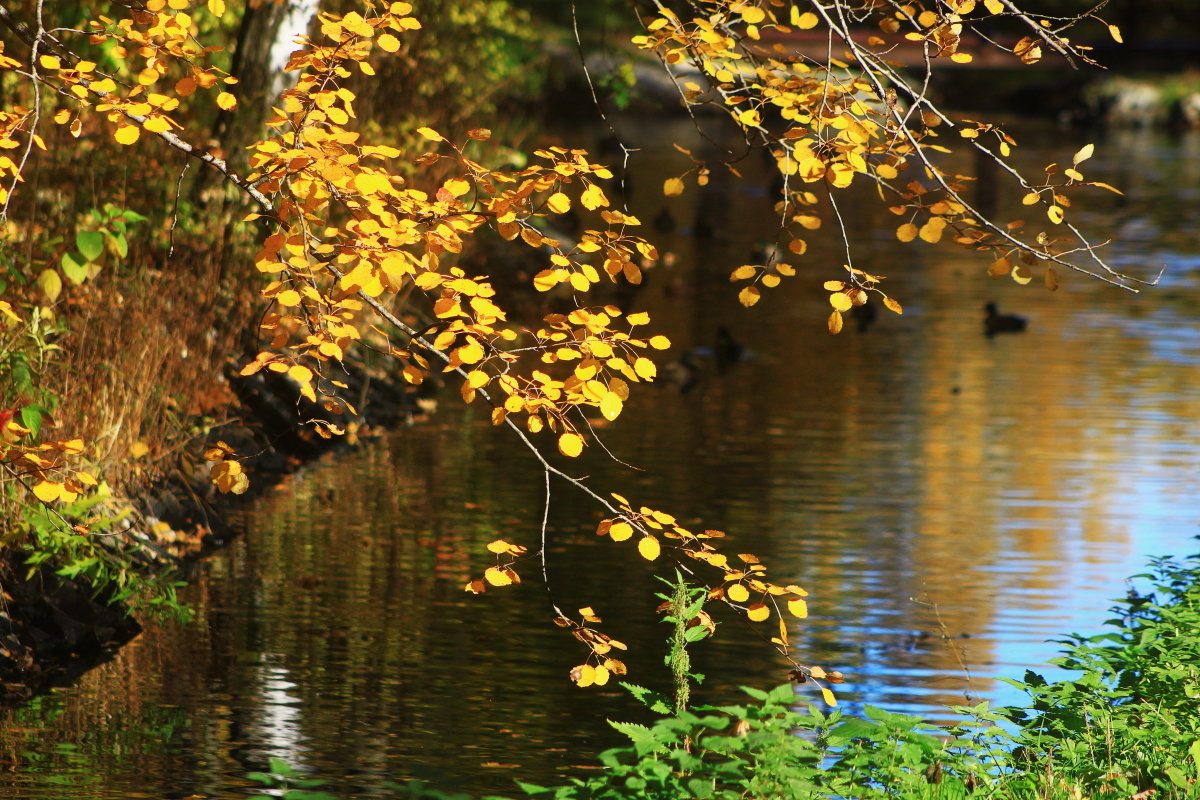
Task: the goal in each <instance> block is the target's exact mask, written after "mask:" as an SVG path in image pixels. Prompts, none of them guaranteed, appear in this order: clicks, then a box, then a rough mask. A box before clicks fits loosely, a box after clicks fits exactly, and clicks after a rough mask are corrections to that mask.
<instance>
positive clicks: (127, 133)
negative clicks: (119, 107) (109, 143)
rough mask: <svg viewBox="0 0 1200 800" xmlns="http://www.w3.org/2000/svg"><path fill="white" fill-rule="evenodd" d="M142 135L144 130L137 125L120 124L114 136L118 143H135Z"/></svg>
mask: <svg viewBox="0 0 1200 800" xmlns="http://www.w3.org/2000/svg"><path fill="white" fill-rule="evenodd" d="M141 135H142V132H141V130H139V129H138V127H137V126H136V125H120V126H118V127H117V130H116V132H115V133H113V138H114V139H116V140H117V144H133V143H134V142H136V141H137V140H138V137H139V136H141Z"/></svg>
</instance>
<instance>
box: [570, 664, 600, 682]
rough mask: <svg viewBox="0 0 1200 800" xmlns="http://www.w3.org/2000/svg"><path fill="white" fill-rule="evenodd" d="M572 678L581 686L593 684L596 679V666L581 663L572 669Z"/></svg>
mask: <svg viewBox="0 0 1200 800" xmlns="http://www.w3.org/2000/svg"><path fill="white" fill-rule="evenodd" d="M571 680H573V681H575V683H577V684H578V685H579V686H580V687H584V686H591V685H592V684H593V683H594V682H595V680H596V668H595V667H593V666H592V665H591V664H581V665H580V666H578V667H576V668H575V669H573V670H571Z"/></svg>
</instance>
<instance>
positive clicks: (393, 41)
mask: <svg viewBox="0 0 1200 800" xmlns="http://www.w3.org/2000/svg"><path fill="white" fill-rule="evenodd" d="M375 42H376V43H377V44H378V45H379V47H380V49H381V50H385V51H387V52H389V53H394V52H396V51H397V50H399V49H400V40H399V39H397V38H396V37H395V36H392V35H391V34H390V33H385V34H383V35H382V36H380V37H379V38H378V39H376V40H375Z"/></svg>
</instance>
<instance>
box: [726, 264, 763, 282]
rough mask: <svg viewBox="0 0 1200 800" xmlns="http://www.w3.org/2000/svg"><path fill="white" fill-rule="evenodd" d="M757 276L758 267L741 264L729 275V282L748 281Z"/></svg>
mask: <svg viewBox="0 0 1200 800" xmlns="http://www.w3.org/2000/svg"><path fill="white" fill-rule="evenodd" d="M757 274H758V267H756V266H754V265H753V264H743V265H742V266H740V267H738V268H737V269H735V270H734V271H733V272H732V273H730V275H729V280H730V282H733V281H744V280H749V279H750V278H753V277H754V276H755V275H757Z"/></svg>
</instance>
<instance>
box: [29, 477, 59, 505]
mask: <svg viewBox="0 0 1200 800" xmlns="http://www.w3.org/2000/svg"><path fill="white" fill-rule="evenodd" d="M62 488H63V487H62V484H61V483H51V482H50V481H42V482H41V483H38V484H36V485H35V486H34V487H33V494H34V496H35V497H37V499H38V500H41V501H42V502H43V503H53V502H54V501H55V500H57V499H58V496H59V495H60V494H61V493H62Z"/></svg>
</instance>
